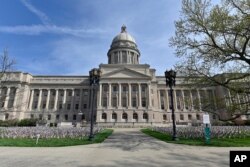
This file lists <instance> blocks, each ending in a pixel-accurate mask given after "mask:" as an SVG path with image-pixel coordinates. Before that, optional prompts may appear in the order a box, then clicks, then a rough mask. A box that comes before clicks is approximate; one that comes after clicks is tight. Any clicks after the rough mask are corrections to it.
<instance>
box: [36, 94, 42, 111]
mask: <svg viewBox="0 0 250 167" xmlns="http://www.w3.org/2000/svg"><path fill="white" fill-rule="evenodd" d="M42 93H43V90H42V89H39V96H38V104H37V109H38V110H41V101H42Z"/></svg>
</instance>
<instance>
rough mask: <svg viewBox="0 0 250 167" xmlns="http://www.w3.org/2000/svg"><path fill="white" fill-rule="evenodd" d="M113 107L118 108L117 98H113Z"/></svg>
mask: <svg viewBox="0 0 250 167" xmlns="http://www.w3.org/2000/svg"><path fill="white" fill-rule="evenodd" d="M112 106H113V107H117V98H116V97H113V99H112Z"/></svg>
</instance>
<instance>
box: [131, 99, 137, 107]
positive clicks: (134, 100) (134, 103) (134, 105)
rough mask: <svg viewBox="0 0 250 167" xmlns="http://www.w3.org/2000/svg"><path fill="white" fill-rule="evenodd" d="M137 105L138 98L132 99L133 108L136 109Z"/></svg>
mask: <svg viewBox="0 0 250 167" xmlns="http://www.w3.org/2000/svg"><path fill="white" fill-rule="evenodd" d="M136 106H137V104H136V97H133V98H132V107H136Z"/></svg>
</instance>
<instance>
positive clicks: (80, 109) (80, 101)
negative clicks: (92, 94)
mask: <svg viewBox="0 0 250 167" xmlns="http://www.w3.org/2000/svg"><path fill="white" fill-rule="evenodd" d="M82 92H83V90H82V89H80V100H79V111H82Z"/></svg>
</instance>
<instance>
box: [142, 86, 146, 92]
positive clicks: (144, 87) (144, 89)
mask: <svg viewBox="0 0 250 167" xmlns="http://www.w3.org/2000/svg"><path fill="white" fill-rule="evenodd" d="M141 91H142V92H143V93H145V92H146V86H145V85H142V86H141Z"/></svg>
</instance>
